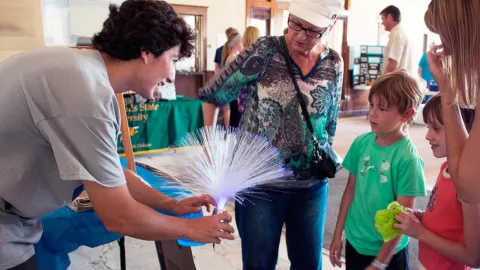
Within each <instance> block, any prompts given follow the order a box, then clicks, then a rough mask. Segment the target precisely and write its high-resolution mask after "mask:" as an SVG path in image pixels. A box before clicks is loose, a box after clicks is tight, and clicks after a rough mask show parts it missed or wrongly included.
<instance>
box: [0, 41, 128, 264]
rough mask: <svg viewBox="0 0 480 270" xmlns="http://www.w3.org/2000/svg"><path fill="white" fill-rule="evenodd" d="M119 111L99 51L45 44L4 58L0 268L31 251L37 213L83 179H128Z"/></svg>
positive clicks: (65, 199) (0, 69)
mask: <svg viewBox="0 0 480 270" xmlns="http://www.w3.org/2000/svg"><path fill="white" fill-rule="evenodd" d="M119 129H120V111H119V108H118V103H117V100H116V98H115V93H114V91H113V89H112V86H111V85H110V82H109V80H108V75H107V70H106V67H105V63H104V62H103V58H102V56H101V54H100V53H99V52H98V51H96V50H87V49H84V50H80V49H71V48H48V49H42V50H39V51H34V52H28V53H22V54H19V55H16V56H14V57H11V58H10V59H7V60H5V61H4V62H1V63H0V153H1V155H0V270H3V269H8V268H11V267H14V266H16V265H19V264H21V263H23V262H24V261H26V260H27V259H28V258H30V257H31V256H33V254H34V249H33V245H32V244H34V243H36V242H38V240H39V239H40V237H41V234H42V228H41V225H40V222H39V218H40V217H41V216H43V215H45V214H48V213H50V212H52V211H54V210H56V209H58V208H60V207H62V206H64V205H66V204H68V203H69V202H70V201H71V200H72V196H73V191H74V189H75V188H77V187H79V186H80V185H81V184H82V183H81V181H82V180H89V181H94V182H97V183H99V184H101V185H102V186H106V187H116V186H121V185H124V184H125V177H124V175H123V171H122V167H121V165H120V160H119V157H118V154H117V145H116V142H117V134H118V132H119Z"/></svg>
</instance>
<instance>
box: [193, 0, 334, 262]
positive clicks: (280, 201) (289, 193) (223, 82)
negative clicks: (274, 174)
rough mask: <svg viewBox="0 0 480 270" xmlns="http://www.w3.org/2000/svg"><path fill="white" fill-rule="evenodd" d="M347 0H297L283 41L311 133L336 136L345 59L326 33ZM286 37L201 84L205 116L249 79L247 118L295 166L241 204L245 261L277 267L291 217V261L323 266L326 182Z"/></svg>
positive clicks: (261, 45)
mask: <svg viewBox="0 0 480 270" xmlns="http://www.w3.org/2000/svg"><path fill="white" fill-rule="evenodd" d="M342 8H343V1H341V0H323V1H318V0H316V1H313V0H311V1H308V0H297V1H293V2H292V4H291V7H290V12H291V15H290V17H289V19H288V27H289V31H288V34H287V35H286V36H285V43H286V47H287V49H288V52H286V53H287V57H289V58H290V59H291V60H292V61H293V70H294V73H295V80H296V81H297V83H298V85H299V88H300V90H301V93H302V98H303V100H304V101H306V104H307V107H308V115H309V119H310V120H311V122H312V124H313V129H314V130H313V133H314V134H315V136H316V137H317V138H319V139H320V140H321V141H322V142H328V143H330V144H331V143H332V142H333V137H334V135H335V129H336V124H337V116H338V111H339V100H340V95H341V88H342V75H343V74H342V70H343V62H342V59H341V57H340V56H339V55H338V53H337V52H335V51H334V50H332V49H330V48H328V47H326V46H325V45H322V42H321V41H322V40H323V38H325V37H326V35H327V34H328V32H329V30H330V29H331V27H332V26H333V24H334V22H335V18H336V16H337V14H338V12H340V11H341V10H342ZM282 42H284V40H283V37H281V38H279V37H265V38H260V39H259V41H258V42H257V43H256V44H255V45H253V46H252V47H250V48H249V49H247V50H246V51H244V52H243V53H242V54H240V55H239V56H238V57H237V59H236V60H235V61H234V62H232V63H231V64H230V65H228V66H227V67H226V69H225V70H223V72H222V73H221V74H219V75H218V76H217V77H215V78H214V79H213V80H212V81H211V83H210V84H209V85H208V86H207V87H205V88H204V89H202V91H201V99H202V100H204V101H205V102H206V104H205V123H206V125H210V124H212V122H213V121H212V119H213V118H214V111H215V107H221V106H224V105H225V104H228V103H229V102H230V101H232V100H234V99H236V98H237V96H238V93H239V91H240V89H242V88H243V87H244V86H248V87H249V89H248V98H247V101H246V104H245V111H244V114H243V116H242V120H241V125H242V126H243V128H244V129H246V130H248V131H251V132H256V133H259V134H262V135H264V136H265V137H266V138H267V139H268V140H270V141H272V143H273V144H274V145H275V146H276V147H277V148H278V149H279V150H280V151H281V153H282V155H283V156H284V158H285V161H286V164H287V165H288V166H289V167H291V168H292V169H293V171H294V173H295V179H292V180H291V181H289V182H288V183H286V184H285V185H283V186H281V187H275V190H276V191H273V190H272V187H268V188H266V189H265V193H266V197H265V198H264V199H256V198H249V200H250V201H252V202H253V204H254V206H252V205H250V204H249V205H245V206H242V205H238V204H237V205H236V208H235V214H236V222H237V225H238V230H239V234H240V237H241V238H242V255H243V267H244V269H249V270H251V269H275V265H276V263H277V257H278V245H279V241H280V236H281V232H282V227H283V225H284V224H286V229H287V233H286V235H287V247H288V254H289V258H290V261H291V264H292V269H321V267H322V241H323V231H324V221H325V212H326V207H327V194H328V183H327V180H326V179H316V178H315V177H314V176H313V175H312V174H311V172H310V162H311V157H312V149H313V146H312V134H311V132H310V130H309V129H308V128H307V125H306V121H305V119H304V118H303V116H302V115H303V114H302V109H301V108H300V101H299V99H297V96H296V89H295V87H294V84H293V81H292V77H291V76H290V73H289V69H288V67H287V64H286V58H285V57H284V56H283V55H282V53H281V49H280V48H281V47H282V46H281V44H282Z"/></svg>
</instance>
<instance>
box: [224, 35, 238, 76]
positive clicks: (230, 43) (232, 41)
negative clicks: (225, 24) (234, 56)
mask: <svg viewBox="0 0 480 270" xmlns="http://www.w3.org/2000/svg"><path fill="white" fill-rule="evenodd" d="M226 34H227V42H225V44H224V45H223V49H222V67H224V66H225V62H226V61H227V58H228V56H229V55H230V53H232V48H233V47H234V46H235V45H236V44H237V42H241V36H239V35H240V34H239V33H238V31H236V30H232V31H230V32H228V33H227V32H226Z"/></svg>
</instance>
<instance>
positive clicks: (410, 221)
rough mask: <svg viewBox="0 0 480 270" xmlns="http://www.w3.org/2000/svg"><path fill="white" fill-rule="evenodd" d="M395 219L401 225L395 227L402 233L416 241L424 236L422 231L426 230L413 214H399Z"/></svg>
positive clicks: (394, 225) (397, 224)
mask: <svg viewBox="0 0 480 270" xmlns="http://www.w3.org/2000/svg"><path fill="white" fill-rule="evenodd" d="M395 219H396V220H397V221H398V222H400V223H396V224H393V227H394V228H397V229H398V230H399V231H400V232H401V233H403V234H405V235H408V236H410V237H413V238H415V239H418V237H419V236H420V235H421V234H422V231H423V230H424V229H425V227H423V225H422V223H420V221H419V220H418V218H416V217H415V215H414V214H412V213H408V214H405V213H402V212H399V213H398V215H397V216H396V217H395Z"/></svg>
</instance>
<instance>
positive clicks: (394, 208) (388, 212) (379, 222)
mask: <svg viewBox="0 0 480 270" xmlns="http://www.w3.org/2000/svg"><path fill="white" fill-rule="evenodd" d="M400 211H402V212H404V213H407V212H406V211H405V210H404V209H403V206H401V205H400V204H399V203H398V202H397V201H395V202H391V203H390V204H389V205H388V207H387V209H385V210H378V211H377V214H376V215H375V228H377V231H378V232H379V233H380V235H381V236H382V237H383V241H384V242H388V241H390V240H392V239H393V238H395V237H397V236H399V235H400V234H401V233H400V231H399V230H397V229H395V228H394V227H393V224H395V223H396V220H395V216H396V215H397V214H398V212H400Z"/></svg>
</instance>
